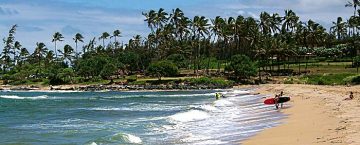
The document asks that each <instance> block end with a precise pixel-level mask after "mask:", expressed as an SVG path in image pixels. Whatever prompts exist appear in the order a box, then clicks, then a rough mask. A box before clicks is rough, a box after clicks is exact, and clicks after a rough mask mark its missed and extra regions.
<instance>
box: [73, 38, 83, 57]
mask: <svg viewBox="0 0 360 145" xmlns="http://www.w3.org/2000/svg"><path fill="white" fill-rule="evenodd" d="M83 39H84V37H83V36H82V35H81V34H80V33H76V34H75V37H74V38H73V40H74V41H75V56H76V58H77V57H78V42H84V40H83Z"/></svg>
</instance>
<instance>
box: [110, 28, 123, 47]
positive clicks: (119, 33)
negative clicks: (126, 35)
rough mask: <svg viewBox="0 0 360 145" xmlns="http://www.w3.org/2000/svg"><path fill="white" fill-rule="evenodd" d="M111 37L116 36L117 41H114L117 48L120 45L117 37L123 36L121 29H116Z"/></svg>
mask: <svg viewBox="0 0 360 145" xmlns="http://www.w3.org/2000/svg"><path fill="white" fill-rule="evenodd" d="M111 37H114V39H115V41H114V43H115V48H117V47H118V46H119V42H117V40H116V37H121V31H120V30H115V31H114V32H113V35H112V36H111Z"/></svg>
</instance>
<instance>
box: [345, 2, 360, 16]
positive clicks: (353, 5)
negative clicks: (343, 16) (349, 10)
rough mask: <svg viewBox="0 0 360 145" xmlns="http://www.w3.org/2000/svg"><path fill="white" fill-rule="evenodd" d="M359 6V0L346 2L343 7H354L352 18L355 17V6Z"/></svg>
mask: <svg viewBox="0 0 360 145" xmlns="http://www.w3.org/2000/svg"><path fill="white" fill-rule="evenodd" d="M359 5H360V2H359V0H353V2H350V1H348V3H347V4H346V5H345V7H354V17H355V16H356V10H357V6H359Z"/></svg>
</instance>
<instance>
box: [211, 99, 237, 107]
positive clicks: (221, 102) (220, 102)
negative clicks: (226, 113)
mask: <svg viewBox="0 0 360 145" xmlns="http://www.w3.org/2000/svg"><path fill="white" fill-rule="evenodd" d="M214 104H215V106H221V107H226V106H231V105H233V104H234V103H232V102H230V101H227V100H216V101H215V102H214Z"/></svg>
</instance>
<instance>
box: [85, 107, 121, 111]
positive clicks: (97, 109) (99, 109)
mask: <svg viewBox="0 0 360 145" xmlns="http://www.w3.org/2000/svg"><path fill="white" fill-rule="evenodd" d="M85 110H91V111H120V110H125V109H122V108H112V107H97V108H85Z"/></svg>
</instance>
